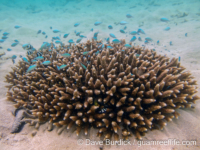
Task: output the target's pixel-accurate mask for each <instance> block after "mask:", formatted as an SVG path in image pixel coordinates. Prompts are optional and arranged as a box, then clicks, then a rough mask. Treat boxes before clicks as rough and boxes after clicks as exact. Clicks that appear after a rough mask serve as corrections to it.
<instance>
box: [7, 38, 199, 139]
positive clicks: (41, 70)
mask: <svg viewBox="0 0 200 150" xmlns="http://www.w3.org/2000/svg"><path fill="white" fill-rule="evenodd" d="M124 44H125V40H122V41H121V43H120V44H113V43H109V46H112V47H113V48H112V49H107V46H108V44H105V46H104V47H103V48H102V42H101V41H94V40H93V41H92V42H90V41H87V42H86V43H83V44H78V45H70V46H69V45H62V46H60V47H58V48H57V49H54V48H53V45H52V46H51V48H50V49H49V50H47V49H46V50H43V57H44V60H50V61H51V63H50V64H49V65H43V64H42V62H43V61H40V60H38V61H37V62H32V60H33V59H34V58H35V57H36V54H35V53H34V54H32V55H30V56H27V57H28V61H29V62H30V63H26V62H24V61H20V62H19V64H18V65H17V66H15V67H14V68H12V69H13V71H12V72H10V74H9V75H7V76H6V81H7V82H9V83H10V84H11V85H9V86H8V88H9V91H8V93H7V98H8V100H11V101H13V102H15V107H16V108H19V107H24V108H26V110H27V112H28V113H30V114H31V115H32V116H33V117H32V118H31V119H29V118H25V119H24V120H25V121H26V122H28V123H30V124H31V125H35V127H36V128H39V125H40V124H41V123H44V122H47V121H48V122H49V128H48V130H51V129H52V128H53V125H56V126H58V127H60V130H59V131H58V132H59V133H61V132H62V130H64V129H65V128H67V129H70V128H71V127H72V126H73V125H75V126H76V128H77V129H76V134H77V135H79V133H80V132H81V131H82V130H83V132H84V133H85V135H87V134H88V130H89V128H90V127H95V128H97V129H98V133H97V135H98V136H102V135H103V134H104V135H105V138H111V137H112V136H114V139H115V140H118V138H119V135H118V133H119V132H120V133H122V137H123V138H125V139H127V138H128V136H130V134H131V132H133V133H134V134H135V135H136V137H137V138H138V139H141V135H144V133H145V132H147V131H148V130H149V129H154V128H158V127H160V128H161V129H162V128H163V127H164V126H165V125H166V121H171V120H172V118H174V117H175V118H178V116H179V113H178V112H176V109H178V108H191V107H193V106H192V105H191V104H192V103H194V102H195V101H196V100H197V99H199V97H198V96H196V95H195V96H193V95H194V94H195V93H196V92H197V91H196V87H195V86H194V85H196V81H195V80H193V77H192V76H191V74H190V73H189V72H187V71H184V70H185V68H184V67H182V66H181V65H180V63H179V62H178V59H176V58H173V59H171V60H170V59H169V58H167V57H165V56H161V55H158V54H157V53H156V52H155V51H153V50H148V49H146V50H143V48H141V47H134V46H132V47H131V48H126V47H124ZM99 52H100V53H99ZM64 53H68V54H67V55H63V54H64ZM30 64H31V65H33V64H34V65H37V67H36V68H35V69H34V70H32V71H30V72H28V73H27V72H26V71H27V69H28V67H29V66H30ZM64 64H65V65H66V66H65V67H61V66H62V65H64ZM59 66H60V67H61V68H62V69H60V70H59ZM33 118H36V119H33ZM119 130H121V131H119Z"/></svg>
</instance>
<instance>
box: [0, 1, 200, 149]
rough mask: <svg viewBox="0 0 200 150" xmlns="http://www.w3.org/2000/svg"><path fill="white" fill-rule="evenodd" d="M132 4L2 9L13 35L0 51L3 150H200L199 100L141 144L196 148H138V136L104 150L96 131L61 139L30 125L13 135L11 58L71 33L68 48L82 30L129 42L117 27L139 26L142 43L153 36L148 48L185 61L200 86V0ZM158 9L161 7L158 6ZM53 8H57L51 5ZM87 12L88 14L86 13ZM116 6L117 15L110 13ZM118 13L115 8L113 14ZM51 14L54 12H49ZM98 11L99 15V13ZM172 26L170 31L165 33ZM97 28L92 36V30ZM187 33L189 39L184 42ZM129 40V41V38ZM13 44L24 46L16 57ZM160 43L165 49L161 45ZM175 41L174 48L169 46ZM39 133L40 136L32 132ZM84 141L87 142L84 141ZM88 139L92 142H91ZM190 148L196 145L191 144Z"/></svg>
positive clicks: (44, 127)
mask: <svg viewBox="0 0 200 150" xmlns="http://www.w3.org/2000/svg"><path fill="white" fill-rule="evenodd" d="M142 2H145V1H141V3H135V4H133V3H131V2H130V1H127V3H124V2H122V1H116V2H115V3H113V2H112V1H110V2H106V3H104V2H102V1H96V2H95V3H94V2H91V3H90V1H89V0H88V1H87V0H85V1H80V2H78V3H74V4H73V3H72V4H70V3H69V5H70V6H69V5H66V6H65V7H61V6H59V5H55V6H54V7H53V9H52V6H51V5H49V6H47V7H45V9H44V8H43V7H42V6H38V7H36V8H35V9H33V8H32V7H33V6H32V7H30V5H31V4H27V7H23V8H20V7H15V6H12V5H11V6H6V5H5V4H4V5H1V6H0V11H1V15H0V19H1V22H0V29H2V31H1V32H0V33H1V34H2V33H3V32H5V31H6V32H9V33H10V34H9V36H8V37H9V38H8V39H7V40H6V41H5V42H4V43H0V45H1V46H2V47H3V49H0V52H3V51H5V52H6V55H4V56H2V57H1V60H0V149H2V150H10V149H11V150H27V149H28V150H55V149H56V150H72V149H73V150H74V149H76V150H86V149H87V150H90V149H91V150H96V149H97V150H98V149H100V147H103V149H108V150H114V149H120V150H121V149H122V150H132V149H148V150H151V149H164V150H165V149H166V150H176V149H177V150H179V149H181V150H195V149H200V115H199V114H200V101H197V102H196V104H195V109H180V110H177V111H178V112H179V113H180V114H181V116H180V117H179V119H173V121H172V122H168V124H167V126H166V127H165V128H164V129H163V130H153V131H149V132H148V133H147V134H146V135H145V136H144V137H143V139H142V141H143V142H144V141H153V140H154V141H168V140H169V139H172V140H176V141H180V142H181V141H196V144H195V145H187V146H186V145H174V144H173V143H172V144H171V145H170V144H169V145H141V146H140V145H139V144H140V143H138V142H139V141H137V140H136V139H135V137H134V135H133V136H132V137H131V138H130V141H131V145H123V144H122V145H112V146H111V145H104V146H100V145H101V143H95V144H94V142H101V141H99V139H98V138H97V137H96V131H95V129H91V130H90V132H89V135H88V136H87V137H85V136H84V135H83V133H82V132H81V134H80V136H79V137H77V136H76V134H74V133H73V132H74V129H70V130H69V131H68V130H64V131H63V132H62V134H61V135H58V134H57V132H56V130H57V129H56V128H55V129H54V130H53V131H51V132H49V131H47V125H46V124H44V125H42V126H40V128H39V130H35V129H34V127H32V126H29V125H25V126H24V128H23V130H22V131H21V132H20V133H17V134H11V133H10V131H11V127H12V123H13V121H14V116H13V115H12V113H11V111H12V110H13V109H14V107H13V104H12V103H10V102H8V101H6V92H7V89H6V88H5V87H4V86H5V85H6V83H5V82H4V80H5V78H4V77H5V75H6V74H8V72H9V71H11V67H13V66H14V65H13V63H12V61H11V59H8V60H6V59H5V58H6V57H11V56H12V55H17V59H16V62H17V61H18V60H19V59H20V58H19V55H23V56H25V54H26V51H25V50H23V49H22V48H21V45H22V44H24V43H30V44H32V45H33V46H34V47H35V48H37V49H38V48H39V47H40V46H41V44H42V43H43V42H44V41H47V42H50V41H51V37H52V36H60V35H61V37H62V36H63V35H64V33H70V35H69V37H68V38H67V39H63V38H61V40H62V42H63V43H67V41H68V40H69V39H74V40H75V39H77V37H76V36H75V34H74V30H76V31H81V32H82V34H83V35H85V36H87V38H88V39H91V38H92V36H93V34H94V32H97V31H99V35H98V39H100V38H102V39H104V38H107V37H108V36H109V33H114V34H115V35H116V36H117V37H118V38H119V39H126V40H127V41H129V40H130V39H131V35H129V34H122V33H120V32H119V29H121V28H123V27H124V26H120V25H115V23H117V22H120V21H122V20H124V21H127V22H128V24H127V25H126V26H127V29H126V30H127V31H128V32H129V31H133V30H137V29H138V28H139V26H141V28H142V29H143V30H144V31H145V32H146V35H140V36H141V38H142V39H144V38H145V37H151V38H152V39H153V42H151V43H149V44H146V47H147V48H154V49H155V50H156V51H157V53H159V54H162V55H167V56H168V57H170V58H172V57H176V58H177V57H179V56H180V57H181V65H182V66H184V67H185V68H186V70H189V71H190V72H191V73H192V75H193V76H194V77H195V79H196V80H197V83H198V85H200V76H199V73H200V59H199V58H200V43H199V39H200V15H198V14H200V9H199V8H198V7H197V6H199V5H200V3H199V1H195V0H193V1H191V2H190V3H187V4H186V3H181V1H180V4H179V1H177V2H176V3H175V2H173V1H169V3H165V5H164V4H161V3H156V2H155V3H154V4H153V5H152V4H151V5H150V3H148V4H147V3H146V4H142ZM156 4H157V5H156ZM52 5H53V4H52ZM83 6H84V7H86V8H85V9H84V8H83ZM111 6H112V8H113V9H112V11H111V10H110V8H111ZM114 8H116V9H114ZM51 9H52V11H50V10H51ZM94 12H95V13H94ZM184 12H185V13H187V16H183V17H180V16H181V14H183V13H184ZM127 13H130V14H132V15H133V18H126V17H125V16H126V14H127ZM161 17H167V18H169V19H170V21H169V22H167V23H166V22H161V21H160V18H161ZM95 21H102V24H101V25H99V26H94V25H93V24H94V22H95ZM76 22H79V23H80V25H79V26H78V27H76V28H75V27H74V26H73V24H74V23H76ZM16 24H17V25H21V26H22V27H21V28H19V29H14V25H16ZM109 24H111V25H112V26H113V29H112V30H109V29H108V28H107V26H108V25H109ZM50 26H52V27H53V28H54V29H55V28H56V29H59V30H60V31H61V33H59V34H55V33H53V32H52V31H51V29H50V28H49V27H50ZM167 26H169V27H170V28H171V29H170V30H169V31H164V30H163V29H164V28H166V27H167ZM91 28H94V31H93V32H91V31H90V29H91ZM39 29H41V30H42V31H45V32H46V34H47V35H48V38H47V39H45V38H44V37H45V36H44V35H42V34H37V31H38V30H39ZM185 33H188V36H187V37H185ZM127 35H128V36H127ZM137 37H138V36H137ZM14 39H17V40H19V41H20V44H19V45H17V46H16V47H13V48H12V51H11V52H7V51H6V49H7V48H10V45H11V43H12V42H13V40H14ZM86 40H87V39H86V38H85V39H83V40H82V41H81V42H85V41H86ZM157 40H159V41H160V44H158V45H157V44H156V41H157ZM170 41H172V43H173V44H172V45H171V46H170V44H169V42H170ZM134 43H135V44H136V45H142V44H144V40H143V41H142V42H140V41H138V40H137V41H135V42H134ZM198 91H199V92H198V93H197V95H198V96H199V95H200V89H199V88H198ZM33 132H36V135H35V136H32V133H33ZM80 139H82V140H83V141H82V142H83V143H81V144H80V143H78V142H81V140H80ZM86 139H90V140H91V141H90V143H89V141H86ZM190 144H191V143H190Z"/></svg>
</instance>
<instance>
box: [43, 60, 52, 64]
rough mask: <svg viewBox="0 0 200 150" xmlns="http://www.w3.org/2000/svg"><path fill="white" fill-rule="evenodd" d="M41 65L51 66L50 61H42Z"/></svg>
mask: <svg viewBox="0 0 200 150" xmlns="http://www.w3.org/2000/svg"><path fill="white" fill-rule="evenodd" d="M42 64H43V65H49V64H51V61H48V60H47V61H44V62H43V63H42Z"/></svg>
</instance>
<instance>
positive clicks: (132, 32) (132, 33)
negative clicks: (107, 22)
mask: <svg viewBox="0 0 200 150" xmlns="http://www.w3.org/2000/svg"><path fill="white" fill-rule="evenodd" d="M129 34H131V35H136V34H137V31H131V32H130V33H129Z"/></svg>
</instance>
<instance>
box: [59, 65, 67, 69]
mask: <svg viewBox="0 0 200 150" xmlns="http://www.w3.org/2000/svg"><path fill="white" fill-rule="evenodd" d="M65 67H67V65H61V66H60V67H59V68H60V69H64V68H65Z"/></svg>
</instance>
